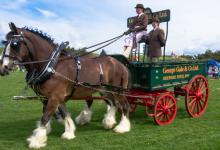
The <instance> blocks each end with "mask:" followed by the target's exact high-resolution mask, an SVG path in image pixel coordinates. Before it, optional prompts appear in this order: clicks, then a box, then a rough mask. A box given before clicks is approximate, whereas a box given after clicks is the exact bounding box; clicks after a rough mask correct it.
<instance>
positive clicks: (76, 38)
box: [0, 0, 220, 54]
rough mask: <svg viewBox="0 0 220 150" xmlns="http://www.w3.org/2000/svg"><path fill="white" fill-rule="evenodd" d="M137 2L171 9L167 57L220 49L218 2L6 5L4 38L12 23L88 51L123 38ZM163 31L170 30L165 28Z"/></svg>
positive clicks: (39, 0) (108, 0)
mask: <svg viewBox="0 0 220 150" xmlns="http://www.w3.org/2000/svg"><path fill="white" fill-rule="evenodd" d="M137 3H143V4H144V5H145V7H151V8H152V10H153V11H159V10H164V9H170V10H171V21H170V24H169V36H168V41H167V54H169V53H171V51H174V52H175V53H177V54H183V53H184V54H196V53H201V52H204V51H205V50H206V49H208V48H211V49H213V50H216V49H220V31H219V27H220V20H219V18H220V15H219V14H220V9H219V8H218V7H219V6H220V1H218V0H193V1H192V0H184V1H182V0H175V1H174V0H117V1H115V0H102V1H100V0H99V1H98V0H1V1H0V18H1V19H0V38H1V39H2V38H4V35H5V34H6V33H7V32H8V30H9V28H8V22H11V21H12V22H14V23H15V24H16V25H17V26H18V27H23V26H30V27H33V28H38V29H41V30H43V31H45V32H47V33H49V34H50V35H51V36H52V37H53V38H54V39H55V41H56V42H58V43H59V42H61V41H70V43H71V46H74V47H76V48H79V47H84V46H88V45H91V44H93V43H97V42H101V41H103V40H106V39H108V38H111V37H114V36H117V35H119V34H121V33H123V32H124V31H125V30H126V19H127V17H130V16H134V15H136V14H135V9H134V6H135V5H136V4H137ZM161 27H162V28H165V26H164V24H161ZM150 30H151V26H149V27H148V31H150ZM122 46H123V39H122V40H120V41H118V42H117V43H115V44H114V45H112V46H110V47H108V48H106V50H107V52H108V53H120V52H121V50H122Z"/></svg>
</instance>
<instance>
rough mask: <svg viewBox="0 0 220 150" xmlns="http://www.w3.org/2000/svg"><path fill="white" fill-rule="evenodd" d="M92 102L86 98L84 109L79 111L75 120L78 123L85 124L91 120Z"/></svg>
mask: <svg viewBox="0 0 220 150" xmlns="http://www.w3.org/2000/svg"><path fill="white" fill-rule="evenodd" d="M92 103H93V99H87V100H86V105H85V108H84V110H82V111H81V112H80V114H79V115H78V116H77V117H76V119H75V121H76V124H78V125H85V124H87V123H89V122H90V121H91V118H92V111H91V106H92Z"/></svg>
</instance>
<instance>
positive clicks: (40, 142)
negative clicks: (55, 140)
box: [27, 136, 47, 149]
mask: <svg viewBox="0 0 220 150" xmlns="http://www.w3.org/2000/svg"><path fill="white" fill-rule="evenodd" d="M27 142H28V147H29V148H34V149H39V148H42V147H45V146H46V145H47V144H46V142H47V138H46V137H44V138H41V139H39V138H37V137H35V136H31V137H29V138H28V139H27Z"/></svg>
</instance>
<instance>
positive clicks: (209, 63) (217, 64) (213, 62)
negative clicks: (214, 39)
mask: <svg viewBox="0 0 220 150" xmlns="http://www.w3.org/2000/svg"><path fill="white" fill-rule="evenodd" d="M207 65H208V66H217V67H220V63H219V62H218V61H216V60H214V59H210V60H208V63H207Z"/></svg>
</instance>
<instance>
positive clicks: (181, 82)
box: [14, 8, 209, 125]
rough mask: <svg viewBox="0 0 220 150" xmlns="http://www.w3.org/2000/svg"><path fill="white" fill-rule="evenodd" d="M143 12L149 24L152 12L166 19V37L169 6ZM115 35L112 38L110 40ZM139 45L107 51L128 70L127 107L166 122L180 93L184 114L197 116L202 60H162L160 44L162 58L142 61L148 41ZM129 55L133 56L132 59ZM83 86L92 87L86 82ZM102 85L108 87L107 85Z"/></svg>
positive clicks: (202, 92)
mask: <svg viewBox="0 0 220 150" xmlns="http://www.w3.org/2000/svg"><path fill="white" fill-rule="evenodd" d="M145 13H147V14H148V18H149V24H151V23H152V21H151V19H152V18H153V17H155V16H156V17H158V18H159V20H160V22H166V26H167V29H166V31H167V32H166V39H167V35H168V22H169V21H170V10H163V11H159V12H155V13H152V11H151V9H150V8H147V9H146V10H145ZM132 19H133V17H130V18H128V21H127V26H128V27H129V26H130V24H131V22H132ZM120 37H121V36H120ZM117 39H118V37H116V38H113V41H115V40H117ZM108 41H109V40H108ZM110 43H112V42H110ZM107 45H109V44H107ZM92 47H93V46H92ZM139 47H140V46H139ZM143 47H144V48H143V52H142V53H141V50H140V49H138V50H136V51H133V52H131V56H130V59H127V58H125V57H124V56H123V55H119V54H117V55H109V56H111V57H113V58H115V59H117V60H118V61H120V62H121V63H122V64H124V65H125V66H126V67H127V68H128V69H129V71H130V74H131V86H130V89H129V90H128V91H127V92H126V93H125V94H123V95H125V96H126V98H127V100H128V102H129V104H130V107H131V110H130V111H131V112H134V111H135V109H136V107H137V106H138V105H141V106H145V107H146V115H147V116H151V117H153V118H154V120H155V121H156V123H157V124H158V125H167V124H170V123H171V122H172V121H173V120H174V118H175V116H176V113H177V101H178V100H179V99H180V98H179V96H184V97H185V106H186V110H187V112H188V114H189V115H190V116H191V117H200V116H201V115H202V114H203V113H204V112H205V110H206V107H207V104H208V96H209V88H208V82H207V79H206V77H207V75H206V62H203V61H181V62H178V61H165V46H164V52H163V54H164V57H163V61H160V62H157V63H150V62H146V61H145V54H146V50H147V47H148V45H146V44H144V46H143ZM96 50H97V49H96ZM96 50H95V51H96ZM133 57H135V58H136V59H133ZM134 60H135V61H134ZM83 86H85V87H87V88H93V87H92V86H90V85H89V84H88V85H83ZM105 86H106V87H107V88H109V89H112V86H111V85H105ZM113 88H114V87H113ZM116 88H118V87H116ZM97 91H99V89H97ZM110 92H111V90H110ZM22 98H24V99H26V98H28V99H34V98H36V97H25V96H24V97H23V96H21V97H20V96H15V97H14V99H22ZM77 99H82V100H87V102H89V101H93V100H98V99H101V100H102V99H103V97H97V96H95V97H94V96H90V97H83V98H82V97H81V98H77Z"/></svg>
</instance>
